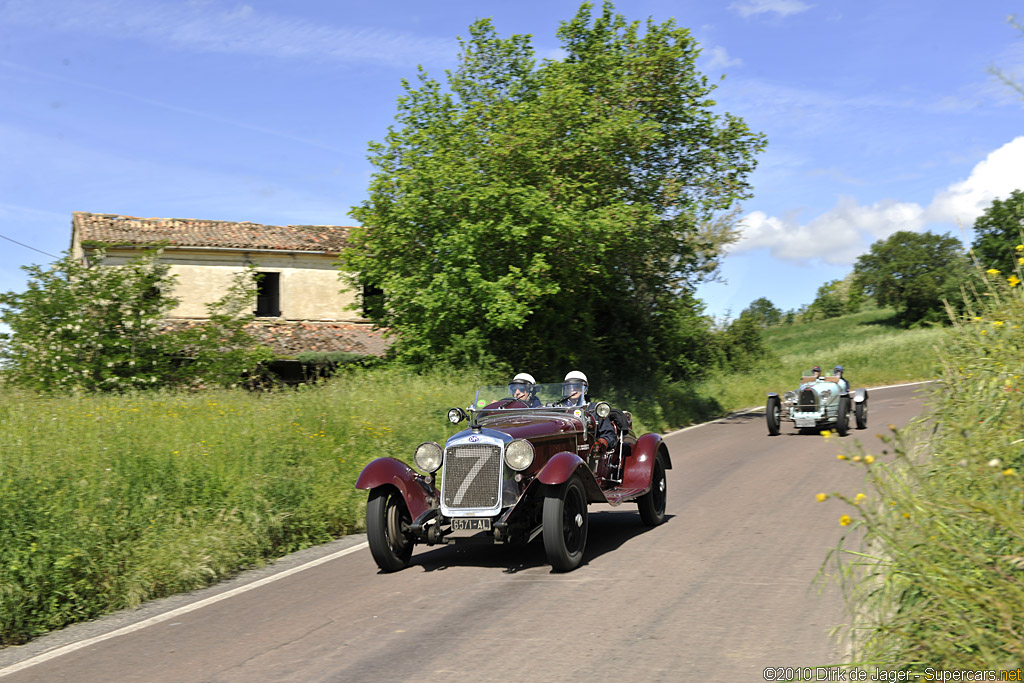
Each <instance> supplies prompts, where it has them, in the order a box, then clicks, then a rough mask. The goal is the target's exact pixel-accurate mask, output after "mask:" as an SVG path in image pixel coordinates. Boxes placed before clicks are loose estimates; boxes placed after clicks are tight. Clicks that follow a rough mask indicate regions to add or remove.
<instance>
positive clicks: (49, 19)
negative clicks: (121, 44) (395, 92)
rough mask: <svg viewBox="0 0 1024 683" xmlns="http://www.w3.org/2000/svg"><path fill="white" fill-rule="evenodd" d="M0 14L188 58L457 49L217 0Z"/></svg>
mask: <svg viewBox="0 0 1024 683" xmlns="http://www.w3.org/2000/svg"><path fill="white" fill-rule="evenodd" d="M0 16H2V17H3V19H4V21H5V22H8V23H10V24H14V25H28V26H38V27H44V28H45V29H46V30H48V31H59V32H69V33H88V34H91V35H94V36H106V37H110V38H116V39H126V38H131V39H137V40H144V41H147V42H151V43H154V44H159V45H161V46H168V45H171V46H177V47H178V48H179V49H184V50H190V51H193V52H220V53H231V54H242V55H258V56H269V57H276V58H282V59H296V58H299V59H309V60H316V61H329V62H337V63H345V64H366V63H379V64H385V65H388V66H409V65H415V64H421V63H435V64H436V63H441V64H444V63H448V62H450V61H451V60H452V58H453V56H454V55H455V54H456V51H457V45H456V44H455V41H454V40H449V39H435V38H424V37H420V36H416V35H414V34H411V33H408V32H402V31H390V30H380V29H374V28H366V27H349V26H330V25H323V24H319V23H315V22H313V21H309V20H306V19H301V18H295V17H293V16H288V15H282V14H276V13H272V12H266V11H262V10H257V9H254V8H253V7H251V6H249V5H238V4H228V3H225V2H221V1H219V0H200V1H194V2H182V3H164V2H154V1H151V0H150V1H146V0H143V1H140V0H91V1H90V0H54V1H50V2H45V3H40V2H36V1H35V0H10V1H9V2H7V3H6V4H5V5H4V6H3V7H2V15H0Z"/></svg>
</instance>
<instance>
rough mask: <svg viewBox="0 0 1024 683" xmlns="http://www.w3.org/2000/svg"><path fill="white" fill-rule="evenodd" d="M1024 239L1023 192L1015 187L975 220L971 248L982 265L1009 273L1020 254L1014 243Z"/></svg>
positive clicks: (1016, 243)
mask: <svg viewBox="0 0 1024 683" xmlns="http://www.w3.org/2000/svg"><path fill="white" fill-rule="evenodd" d="M1022 239H1024V191H1021V190H1014V191H1013V192H1011V193H1010V196H1009V197H1007V198H1006V199H996V200H994V201H993V202H992V206H990V207H988V208H987V209H986V210H985V213H983V214H982V215H981V216H980V217H979V218H978V220H976V221H974V242H973V243H972V244H971V248H972V249H973V250H974V255H975V257H977V259H978V262H979V263H980V264H981V267H982V268H985V269H988V268H995V269H996V270H1000V271H1002V272H1004V273H1010V272H1012V271H1013V269H1014V267H1015V266H1016V265H1017V258H1018V257H1019V256H1020V254H1018V253H1017V252H1016V250H1015V247H1016V245H1018V244H1020V243H1021V241H1022Z"/></svg>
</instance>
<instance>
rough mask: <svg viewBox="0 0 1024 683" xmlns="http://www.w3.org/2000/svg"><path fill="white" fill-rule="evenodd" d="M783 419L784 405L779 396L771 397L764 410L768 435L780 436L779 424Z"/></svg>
mask: <svg viewBox="0 0 1024 683" xmlns="http://www.w3.org/2000/svg"><path fill="white" fill-rule="evenodd" d="M781 418H782V404H781V402H780V401H779V397H778V396H769V397H768V405H767V406H765V409H764V420H765V422H767V423H768V434H769V435H771V436H778V434H779V422H780V421H781Z"/></svg>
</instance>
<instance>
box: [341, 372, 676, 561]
mask: <svg viewBox="0 0 1024 683" xmlns="http://www.w3.org/2000/svg"><path fill="white" fill-rule="evenodd" d="M561 388H562V385H561V384H537V385H534V395H533V396H532V397H531V398H530V399H528V400H526V401H522V400H516V399H514V398H512V397H511V395H510V388H509V387H507V386H498V387H494V386H488V387H481V388H480V389H478V390H477V393H476V400H475V401H474V403H473V406H471V407H470V408H469V409H468V410H463V409H462V408H453V409H451V410H450V411H449V412H448V419H449V420H450V421H451V422H452V423H453V424H458V423H460V422H462V421H463V420H466V419H468V420H469V426H468V428H466V429H464V430H462V431H460V432H458V433H457V434H455V435H453V436H452V437H450V438H449V439H448V441H447V442H446V443H445V445H444V447H443V448H442V447H441V446H440V445H439V444H436V443H434V442H426V443H422V444H420V445H419V446H418V447H417V448H416V452H415V455H414V462H415V463H416V467H417V468H418V469H419V470H421V472H422V474H421V473H417V472H416V471H415V470H413V469H412V468H410V467H409V466H408V465H406V464H405V463H404V462H401V461H400V460H397V459H395V458H387V457H385V458H377V459H376V460H374V461H372V462H371V463H369V464H368V465H367V466H366V467H365V468H364V469H363V471H362V473H361V474H360V475H359V480H358V481H357V482H356V487H357V488H360V489H366V490H369V492H370V494H369V500H368V502H367V505H366V531H367V536H368V540H369V544H370V551H371V553H372V554H373V559H374V560H375V561H376V562H377V565H378V566H379V567H380V568H381V569H382V570H383V571H385V572H393V571H398V570H400V569H404V568H405V567H406V566H408V564H409V560H410V558H411V556H412V550H413V546H414V545H416V544H417V543H423V544H426V545H434V544H437V543H453V542H455V541H456V540H458V539H460V538H467V537H468V536H470V535H476V534H479V533H481V532H483V533H486V534H488V535H490V536H491V538H493V540H494V542H495V543H529V542H530V541H532V540H534V539H535V538H536V537H537V536H538V535H542V536H543V541H544V550H545V552H546V554H547V558H548V561H549V562H550V563H551V566H552V567H553V568H554V569H555V570H556V571H569V570H572V569H575V568H576V567H578V566H579V564H580V563H581V562H582V560H583V554H584V550H585V548H586V542H587V527H588V524H587V505H588V504H590V503H610V504H611V505H620V504H622V503H627V502H635V503H636V504H637V507H638V508H639V512H640V519H641V520H642V521H643V522H644V523H645V524H648V525H651V526H654V525H657V524H661V523H662V522H663V521H664V520H665V500H666V481H665V470H667V469H671V467H672V461H671V460H670V459H669V454H668V448H667V447H666V446H665V443H664V441H662V439H661V437H660V436H659V435H657V434H644V435H643V436H640V437H637V436H636V434H635V433H634V432H633V420H632V416H631V415H630V414H629V413H627V412H624V411H618V410H612V409H611V407H610V406H609V405H608V404H607V403H604V402H598V403H584V404H583V405H566V402H567V400H566V399H563V398H562V395H561ZM530 405H533V406H536V407H529V406H530ZM606 444H609V445H608V446H606ZM438 470H440V476H439V479H440V489H438V487H437V481H436V479H435V474H436V473H437V472H438Z"/></svg>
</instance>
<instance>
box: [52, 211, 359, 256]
mask: <svg viewBox="0 0 1024 683" xmlns="http://www.w3.org/2000/svg"><path fill="white" fill-rule="evenodd" d="M71 222H72V226H73V228H74V229H75V231H76V232H77V234H78V236H79V239H80V240H81V241H82V242H83V243H84V244H86V245H88V243H89V242H103V243H106V244H122V245H129V244H130V245H135V244H139V245H145V244H152V243H154V242H167V243H168V244H169V245H171V246H176V247H214V248H216V247H219V248H222V249H281V250H285V251H326V252H330V253H335V254H336V253H338V252H340V251H341V250H342V249H344V248H345V245H346V243H347V241H348V235H349V231H350V230H352V229H353V228H350V227H344V226H340V225H285V226H279V225H260V224H259V223H232V222H230V221H206V220H197V219H193V218H136V217H135V216H119V215H117V214H112V213H86V212H84V211H75V212H74V214H73V216H72V219H71Z"/></svg>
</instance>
